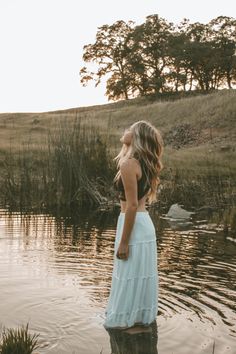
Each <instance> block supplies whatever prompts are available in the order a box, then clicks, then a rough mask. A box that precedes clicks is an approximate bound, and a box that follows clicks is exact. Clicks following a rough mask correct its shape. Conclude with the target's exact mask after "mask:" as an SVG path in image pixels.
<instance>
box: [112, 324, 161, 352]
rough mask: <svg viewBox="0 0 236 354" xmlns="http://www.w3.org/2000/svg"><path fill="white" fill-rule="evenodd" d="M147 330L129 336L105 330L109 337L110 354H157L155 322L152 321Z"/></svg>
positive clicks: (113, 330)
mask: <svg viewBox="0 0 236 354" xmlns="http://www.w3.org/2000/svg"><path fill="white" fill-rule="evenodd" d="M147 330H148V331H147V332H143V333H132V334H130V333H126V332H125V331H123V330H118V329H111V328H109V329H108V328H106V331H107V332H108V333H109V336H110V345H111V352H112V354H131V353H132V354H158V351H157V340H158V331H157V322H156V321H154V322H153V323H152V324H151V325H150V326H149V327H147Z"/></svg>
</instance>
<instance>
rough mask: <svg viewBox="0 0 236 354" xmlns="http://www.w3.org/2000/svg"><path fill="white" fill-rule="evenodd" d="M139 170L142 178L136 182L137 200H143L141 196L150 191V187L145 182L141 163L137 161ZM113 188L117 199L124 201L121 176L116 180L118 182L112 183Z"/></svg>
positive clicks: (145, 178)
mask: <svg viewBox="0 0 236 354" xmlns="http://www.w3.org/2000/svg"><path fill="white" fill-rule="evenodd" d="M139 163H140V166H141V169H142V177H141V178H140V179H139V180H137V183H138V200H140V199H141V198H143V196H144V195H145V194H146V193H147V192H148V190H149V189H150V185H149V183H148V181H147V177H146V174H145V173H144V167H143V164H142V162H141V161H139ZM114 187H115V189H116V190H117V191H118V192H119V195H118V198H119V199H121V200H123V201H126V198H125V191H124V185H123V182H122V178H121V176H120V177H119V178H118V180H117V181H116V182H115V183H114Z"/></svg>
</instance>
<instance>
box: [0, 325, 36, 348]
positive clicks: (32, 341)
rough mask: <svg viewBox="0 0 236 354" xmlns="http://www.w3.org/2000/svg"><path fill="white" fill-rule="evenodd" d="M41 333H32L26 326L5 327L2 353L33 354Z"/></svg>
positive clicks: (0, 345)
mask: <svg viewBox="0 0 236 354" xmlns="http://www.w3.org/2000/svg"><path fill="white" fill-rule="evenodd" d="M38 336H39V334H33V335H31V334H30V333H29V332H28V323H27V325H26V327H24V326H22V327H21V328H16V329H15V328H7V329H6V328H4V329H3V332H2V335H1V343H0V354H32V353H33V350H34V349H37V348H38V347H39V345H38V339H37V338H38Z"/></svg>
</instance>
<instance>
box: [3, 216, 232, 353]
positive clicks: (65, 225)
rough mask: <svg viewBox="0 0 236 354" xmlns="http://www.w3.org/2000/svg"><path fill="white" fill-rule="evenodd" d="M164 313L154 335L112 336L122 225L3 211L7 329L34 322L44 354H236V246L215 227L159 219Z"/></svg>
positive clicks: (108, 220)
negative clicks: (109, 313) (109, 305)
mask: <svg viewBox="0 0 236 354" xmlns="http://www.w3.org/2000/svg"><path fill="white" fill-rule="evenodd" d="M150 215H151V217H152V219H153V222H154V225H155V228H156V234H157V251H158V271H159V299H158V300H159V311H158V316H157V318H156V322H154V324H153V325H152V327H150V333H143V334H135V335H130V334H127V333H124V332H123V333H121V332H119V331H109V332H108V331H106V330H105V329H104V327H103V325H102V323H103V319H104V309H105V305H106V301H107V298H108V295H109V289H110V284H111V273H112V265H113V264H112V262H113V251H114V239H115V228H116V221H117V217H118V215H108V214H105V213H104V214H102V213H100V214H98V215H94V216H93V215H92V213H91V214H90V217H89V218H88V217H87V216H82V215H81V216H77V217H73V218H72V217H66V216H61V217H54V216H52V215H49V214H40V215H33V214H29V213H28V214H20V213H16V212H14V213H9V212H8V211H7V210H4V209H1V211H0V289H1V292H0V329H2V327H3V326H5V327H7V328H9V327H15V326H21V325H26V323H27V322H29V331H30V333H32V334H33V333H39V334H40V336H39V344H40V348H38V349H37V350H36V352H37V353H40V354H48V353H50V354H77V353H83V354H95V353H96V354H100V353H102V354H108V353H109V354H110V353H111V352H113V353H122V354H123V353H139V354H140V353H146V354H148V353H149V354H151V353H159V354H160V353H161V354H172V353H173V354H189V353H191V354H200V353H209V354H211V353H213V345H215V349H214V350H215V354H218V353H219V354H224V353H229V354H236V243H235V242H233V241H232V240H230V239H229V238H226V237H225V236H224V233H223V231H222V229H221V227H216V225H214V224H211V223H210V222H208V221H206V220H195V221H193V222H192V221H189V222H183V221H181V222H177V221H173V220H172V221H170V220H168V219H166V218H165V216H158V215H155V214H152V213H151V214H150Z"/></svg>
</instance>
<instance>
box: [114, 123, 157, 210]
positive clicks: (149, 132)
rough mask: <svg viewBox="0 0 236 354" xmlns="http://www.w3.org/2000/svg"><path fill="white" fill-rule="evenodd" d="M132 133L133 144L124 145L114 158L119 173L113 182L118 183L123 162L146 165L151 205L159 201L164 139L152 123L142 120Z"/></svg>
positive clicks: (132, 127)
mask: <svg viewBox="0 0 236 354" xmlns="http://www.w3.org/2000/svg"><path fill="white" fill-rule="evenodd" d="M130 130H131V132H132V140H131V144H130V145H129V146H127V145H126V144H123V146H122V148H121V150H120V152H119V153H118V155H117V156H115V157H114V159H113V160H114V161H116V164H117V169H118V172H117V173H116V175H115V177H114V180H113V182H116V181H117V180H118V179H119V177H120V164H121V160H122V161H124V160H126V159H128V158H130V157H134V158H136V159H137V160H138V161H139V162H141V163H143V165H144V167H145V168H144V169H143V170H144V172H145V171H146V172H145V173H146V177H147V181H148V182H149V185H150V190H149V192H148V194H147V201H148V203H149V204H151V203H152V202H155V201H156V200H157V193H156V192H157V189H158V186H159V184H160V178H159V177H158V175H159V173H160V171H161V170H162V169H163V167H164V165H163V163H162V161H161V156H162V154H163V150H164V144H163V139H162V136H161V134H160V131H159V130H158V129H157V128H156V127H155V126H154V125H153V124H152V123H150V122H148V121H146V120H140V121H138V122H135V123H133V124H132V125H131V126H130Z"/></svg>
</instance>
